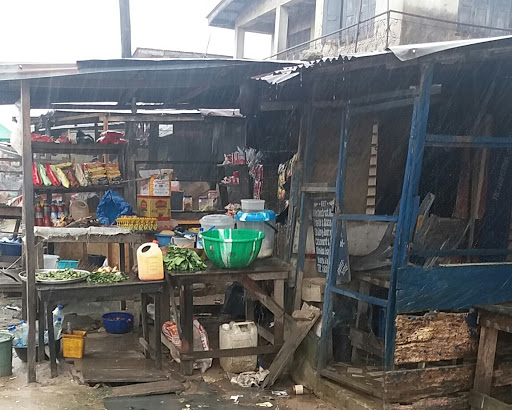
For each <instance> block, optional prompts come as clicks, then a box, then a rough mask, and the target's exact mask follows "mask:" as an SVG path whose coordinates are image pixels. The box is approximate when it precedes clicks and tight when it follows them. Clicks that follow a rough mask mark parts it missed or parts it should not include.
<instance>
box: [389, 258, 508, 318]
mask: <svg viewBox="0 0 512 410" xmlns="http://www.w3.org/2000/svg"><path fill="white" fill-rule="evenodd" d="M396 294H397V296H396V298H397V300H396V310H397V312H398V313H413V312H421V311H427V310H431V309H439V310H462V309H469V308H471V307H472V306H475V305H478V304H485V305H487V304H495V303H503V302H507V301H510V295H512V263H500V264H495V263H488V264H472V265H451V266H436V267H434V268H430V269H423V268H413V267H406V268H400V269H399V270H398V280H397V292H396Z"/></svg>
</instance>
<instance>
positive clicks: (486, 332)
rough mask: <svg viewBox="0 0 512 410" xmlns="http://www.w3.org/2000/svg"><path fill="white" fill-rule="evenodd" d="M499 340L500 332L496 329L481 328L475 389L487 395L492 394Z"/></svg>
mask: <svg viewBox="0 0 512 410" xmlns="http://www.w3.org/2000/svg"><path fill="white" fill-rule="evenodd" d="M497 340H498V331H497V330H496V329H493V328H490V327H483V326H482V327H481V329H480V343H479V345H478V358H477V362H476V370H475V385H474V386H473V389H474V390H475V391H477V392H479V393H483V394H486V395H489V394H490V392H491V383H492V374H493V369H494V358H495V356H496V342H497Z"/></svg>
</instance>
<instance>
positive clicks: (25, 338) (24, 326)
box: [20, 320, 28, 346]
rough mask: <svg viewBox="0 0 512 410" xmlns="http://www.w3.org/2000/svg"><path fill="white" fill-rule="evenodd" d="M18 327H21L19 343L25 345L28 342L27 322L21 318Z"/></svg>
mask: <svg viewBox="0 0 512 410" xmlns="http://www.w3.org/2000/svg"><path fill="white" fill-rule="evenodd" d="M20 329H21V340H20V342H21V345H22V346H26V345H27V342H28V324H27V322H25V321H24V320H22V321H21V324H20Z"/></svg>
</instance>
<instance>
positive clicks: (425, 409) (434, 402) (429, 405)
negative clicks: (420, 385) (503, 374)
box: [384, 393, 469, 410]
mask: <svg viewBox="0 0 512 410" xmlns="http://www.w3.org/2000/svg"><path fill="white" fill-rule="evenodd" d="M384 409H385V410H420V409H421V410H443V409H446V410H467V409H469V405H468V394H467V393H462V394H458V395H456V396H449V397H431V398H427V399H421V400H418V401H417V402H415V403H411V404H400V403H386V404H384Z"/></svg>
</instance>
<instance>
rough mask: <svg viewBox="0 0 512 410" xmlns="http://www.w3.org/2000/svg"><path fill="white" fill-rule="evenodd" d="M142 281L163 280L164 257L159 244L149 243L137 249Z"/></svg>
mask: <svg viewBox="0 0 512 410" xmlns="http://www.w3.org/2000/svg"><path fill="white" fill-rule="evenodd" d="M137 265H138V268H139V279H140V280H163V278H164V257H163V255H162V251H161V250H160V248H159V246H158V243H154V242H148V243H144V244H142V245H141V246H139V249H137Z"/></svg>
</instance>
